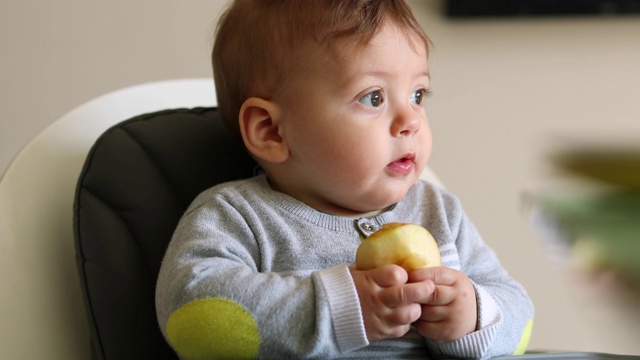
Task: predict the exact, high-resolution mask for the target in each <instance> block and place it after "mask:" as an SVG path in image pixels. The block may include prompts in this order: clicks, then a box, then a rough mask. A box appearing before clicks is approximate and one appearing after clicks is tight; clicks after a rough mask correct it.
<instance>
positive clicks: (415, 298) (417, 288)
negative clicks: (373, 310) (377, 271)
mask: <svg viewBox="0 0 640 360" xmlns="http://www.w3.org/2000/svg"><path fill="white" fill-rule="evenodd" d="M434 289H435V285H434V283H433V282H431V281H423V282H419V283H410V284H404V285H400V286H392V287H388V288H386V289H384V290H383V291H382V292H381V293H380V300H381V301H382V302H383V303H384V304H385V305H386V306H387V307H389V308H392V309H393V308H398V307H401V306H407V305H410V304H416V303H425V302H426V301H428V300H429V299H431V298H432V294H433V292H434Z"/></svg>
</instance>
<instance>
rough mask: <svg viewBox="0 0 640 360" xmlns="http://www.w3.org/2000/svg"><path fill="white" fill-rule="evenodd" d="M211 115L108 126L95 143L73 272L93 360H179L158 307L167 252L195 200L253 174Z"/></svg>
mask: <svg viewBox="0 0 640 360" xmlns="http://www.w3.org/2000/svg"><path fill="white" fill-rule="evenodd" d="M254 168H255V163H254V161H253V160H252V159H251V157H250V156H249V155H248V154H247V153H246V151H245V150H244V147H243V145H242V143H241V141H240V140H239V139H236V137H235V136H233V135H231V134H230V133H228V132H227V130H226V129H225V128H224V127H223V125H222V123H221V121H220V119H219V117H218V113H217V110H216V109H215V108H193V109H176V110H166V111H160V112H154V113H149V114H145V115H141V116H137V117H135V118H132V119H130V120H127V121H124V122H122V123H120V124H117V125H115V126H113V127H112V128H111V129H109V130H108V131H106V132H105V133H104V134H103V135H102V136H101V137H100V138H99V139H98V140H97V141H96V143H95V145H94V146H93V148H92V149H91V151H90V152H89V155H88V157H87V159H86V162H85V165H84V168H83V170H82V172H81V175H80V179H79V181H78V187H77V191H76V197H75V204H74V232H75V241H76V252H77V265H78V270H79V273H80V278H81V279H80V280H81V287H82V291H83V295H84V300H85V306H86V309H87V313H88V319H89V325H90V332H91V341H92V350H93V356H94V359H118V360H124V359H157V360H159V359H176V358H177V357H176V355H175V354H174V353H173V351H172V350H171V349H170V347H169V346H168V344H167V343H166V342H165V340H164V338H163V337H162V335H161V332H160V329H159V327H158V324H157V320H156V315H155V306H154V294H155V284H156V278H157V275H158V271H159V267H160V263H161V261H162V257H163V255H164V251H165V249H166V247H167V245H168V242H169V240H170V238H171V235H172V233H173V230H174V229H175V227H176V225H177V222H178V220H179V219H180V217H181V216H182V214H183V212H184V211H185V210H186V208H187V207H188V205H189V204H190V203H191V201H192V200H193V199H194V197H195V196H196V195H197V194H198V193H200V192H201V191H203V190H205V189H206V188H208V187H211V186H213V185H215V184H218V183H220V182H224V181H229V180H234V179H240V178H246V177H249V176H252V175H253V171H254Z"/></svg>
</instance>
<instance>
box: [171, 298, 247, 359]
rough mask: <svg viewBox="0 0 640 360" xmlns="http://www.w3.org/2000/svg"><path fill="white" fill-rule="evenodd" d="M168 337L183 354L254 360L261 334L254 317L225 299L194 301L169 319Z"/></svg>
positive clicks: (189, 357) (204, 357) (173, 345)
mask: <svg viewBox="0 0 640 360" xmlns="http://www.w3.org/2000/svg"><path fill="white" fill-rule="evenodd" d="M167 338H168V340H169V343H171V346H172V347H173V348H174V350H175V351H176V352H177V353H178V354H180V356H182V357H184V358H186V359H189V360H198V359H254V358H256V357H257V355H258V350H259V348H260V333H259V332H258V326H257V324H256V321H255V319H254V318H253V316H252V315H251V314H250V313H249V312H248V311H247V310H245V309H244V308H243V307H242V306H240V305H239V304H237V303H235V302H233V301H231V300H228V299H223V298H204V299H198V300H194V301H191V302H189V303H187V304H185V305H184V306H182V307H181V308H179V309H177V310H176V311H174V312H173V313H172V314H171V316H170V317H169V320H168V321H167Z"/></svg>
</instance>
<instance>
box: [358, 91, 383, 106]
mask: <svg viewBox="0 0 640 360" xmlns="http://www.w3.org/2000/svg"><path fill="white" fill-rule="evenodd" d="M358 102H359V103H361V104H364V105H367V106H371V107H378V106H380V105H382V103H383V102H384V94H383V93H382V90H374V91H372V92H370V93H368V94H366V95H365V96H363V97H361V98H360V99H358Z"/></svg>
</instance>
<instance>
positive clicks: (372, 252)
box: [356, 223, 442, 271]
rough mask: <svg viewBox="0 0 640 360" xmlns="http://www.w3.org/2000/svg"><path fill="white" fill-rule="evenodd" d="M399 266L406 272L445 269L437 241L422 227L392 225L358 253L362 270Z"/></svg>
mask: <svg viewBox="0 0 640 360" xmlns="http://www.w3.org/2000/svg"><path fill="white" fill-rule="evenodd" d="M387 264H396V265H399V266H402V267H403V268H404V269H405V270H407V271H410V270H415V269H420V268H424V267H430V266H441V265H442V259H441V257H440V250H439V249H438V244H437V243H436V241H435V239H434V238H433V236H432V235H431V233H429V231H427V229H425V228H424V227H422V226H420V225H415V224H406V223H388V224H385V225H383V226H382V228H380V230H378V231H376V232H374V233H373V234H371V235H370V236H369V237H367V238H366V239H364V240H363V241H362V243H361V244H360V246H359V247H358V250H357V251H356V267H357V268H358V270H370V269H373V268H376V267H378V266H381V265H387Z"/></svg>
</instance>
